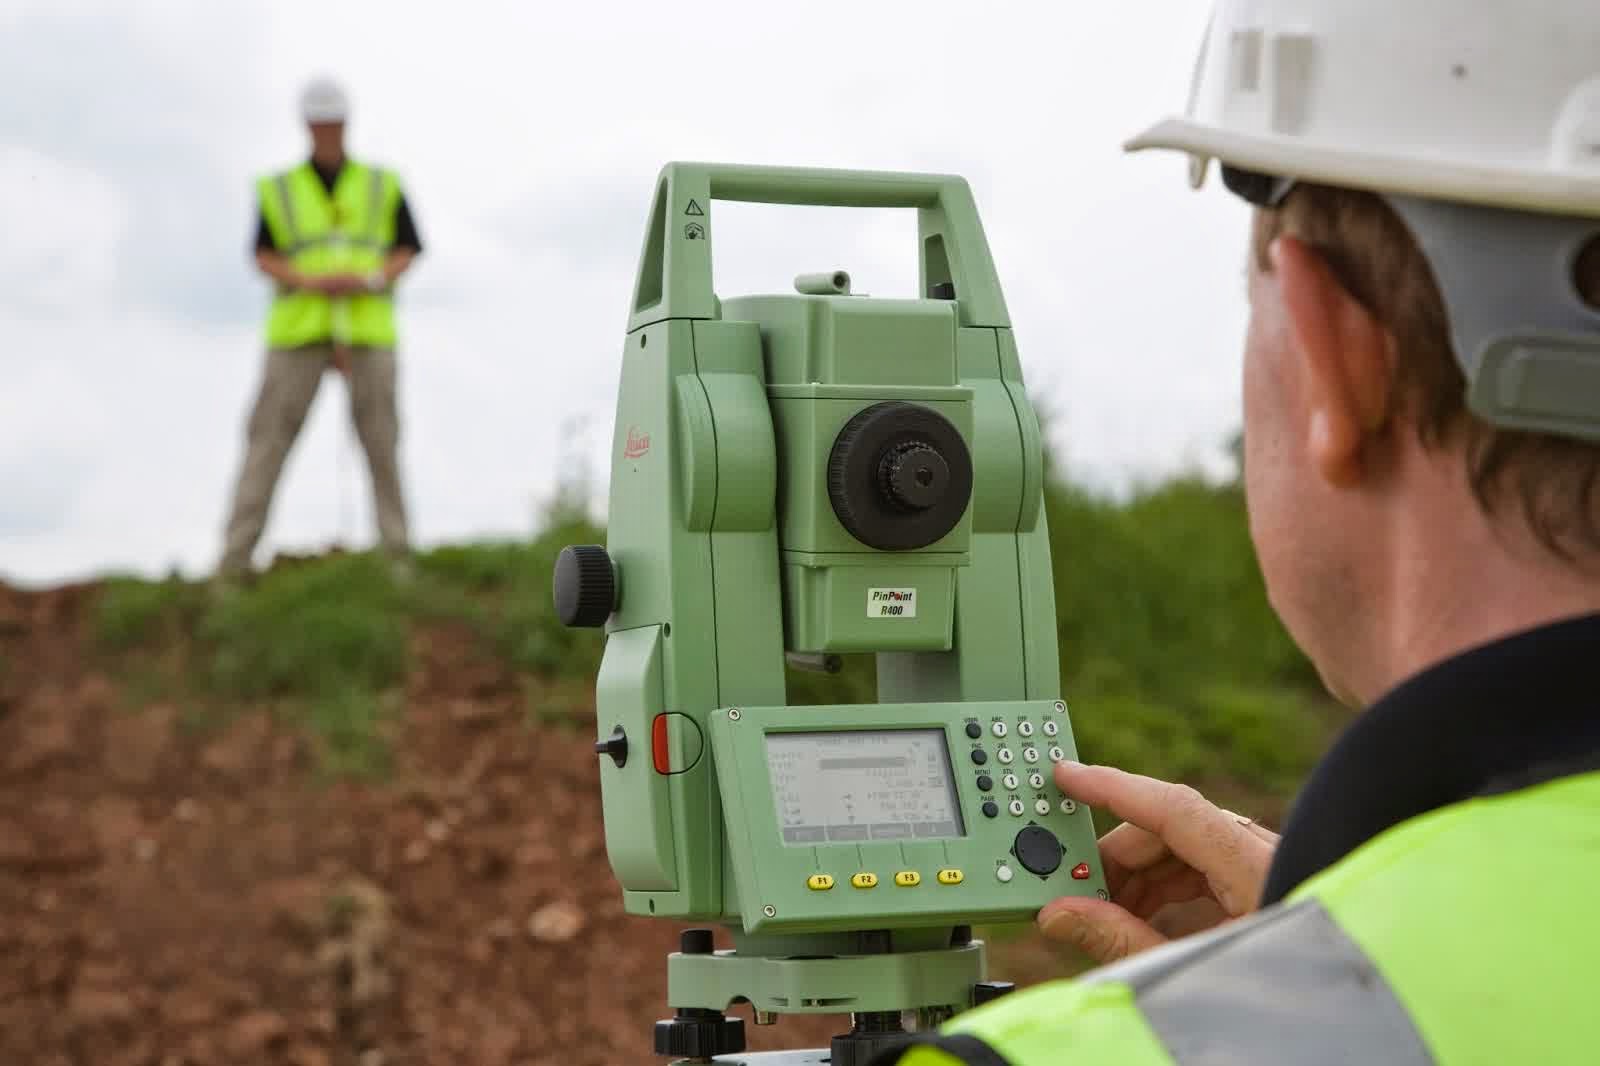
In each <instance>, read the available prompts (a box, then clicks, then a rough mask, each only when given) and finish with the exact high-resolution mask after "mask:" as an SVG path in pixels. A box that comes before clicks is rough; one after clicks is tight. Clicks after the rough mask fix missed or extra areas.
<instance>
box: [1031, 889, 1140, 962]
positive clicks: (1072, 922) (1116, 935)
mask: <svg viewBox="0 0 1600 1066" xmlns="http://www.w3.org/2000/svg"><path fill="white" fill-rule="evenodd" d="M1038 922H1039V929H1040V931H1041V932H1043V933H1044V935H1045V937H1046V938H1048V939H1050V940H1055V941H1059V942H1061V943H1065V944H1071V945H1072V946H1073V947H1075V948H1077V949H1078V950H1079V951H1081V952H1083V953H1084V954H1085V955H1087V956H1089V957H1090V958H1091V959H1093V960H1095V961H1096V962H1100V963H1106V962H1115V961H1117V960H1118V959H1125V958H1127V957H1128V956H1129V955H1137V954H1138V953H1139V952H1141V951H1146V950H1148V949H1150V948H1153V947H1159V946H1160V945H1162V944H1165V943H1166V942H1167V938H1166V937H1164V936H1162V935H1161V934H1160V933H1158V932H1156V931H1155V929H1153V928H1152V927H1151V926H1150V925H1149V924H1148V923H1146V922H1145V921H1143V920H1142V919H1140V918H1136V917H1134V916H1133V915H1132V914H1130V913H1129V912H1128V911H1125V910H1123V909H1122V908H1121V907H1119V906H1117V905H1116V904H1115V903H1108V902H1106V901H1105V900H1099V899H1084V898H1080V897H1076V896H1074V897H1069V898H1066V899H1058V900H1056V901H1055V902H1054V903H1051V904H1049V905H1048V906H1046V907H1045V908H1044V910H1042V911H1040V912H1039V918H1038Z"/></svg>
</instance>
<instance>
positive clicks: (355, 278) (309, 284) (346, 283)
mask: <svg viewBox="0 0 1600 1066" xmlns="http://www.w3.org/2000/svg"><path fill="white" fill-rule="evenodd" d="M305 287H306V288H308V289H310V290H311V291H312V292H317V293H321V294H322V295H324V296H334V297H337V296H349V295H350V294H351V293H355V292H365V291H367V280H366V279H365V278H363V277H362V276H361V275H359V274H324V275H322V276H320V277H314V278H307V279H306V283H305Z"/></svg>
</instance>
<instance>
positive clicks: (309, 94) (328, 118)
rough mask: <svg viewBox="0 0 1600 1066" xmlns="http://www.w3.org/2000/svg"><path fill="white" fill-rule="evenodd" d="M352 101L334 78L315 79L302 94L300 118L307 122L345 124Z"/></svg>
mask: <svg viewBox="0 0 1600 1066" xmlns="http://www.w3.org/2000/svg"><path fill="white" fill-rule="evenodd" d="M349 114H350V100H349V98H348V97H346V96H345V93H344V89H343V87H341V86H340V85H339V83H338V82H336V81H334V80H333V79H332V78H315V79H313V80H312V81H311V82H309V83H308V84H307V85H306V87H305V89H304V91H302V92H301V93H300V116H301V117H302V118H304V119H305V120H306V121H307V122H343V121H344V120H345V119H346V118H348V117H349Z"/></svg>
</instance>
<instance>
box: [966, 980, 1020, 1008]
mask: <svg viewBox="0 0 1600 1066" xmlns="http://www.w3.org/2000/svg"><path fill="white" fill-rule="evenodd" d="M1016 990H1017V986H1016V985H1014V984H1012V983H1011V982H1010V981H979V982H978V983H977V984H975V985H973V986H972V1005H973V1006H974V1007H981V1006H983V1005H984V1004H985V1003H992V1002H994V1001H995V1000H997V999H999V998H1000V997H1001V996H1005V995H1010V994H1011V993H1012V992H1015V991H1016Z"/></svg>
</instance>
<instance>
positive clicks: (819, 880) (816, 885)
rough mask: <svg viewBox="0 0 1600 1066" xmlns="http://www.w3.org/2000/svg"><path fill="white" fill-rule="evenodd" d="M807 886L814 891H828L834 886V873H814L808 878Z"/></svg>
mask: <svg viewBox="0 0 1600 1066" xmlns="http://www.w3.org/2000/svg"><path fill="white" fill-rule="evenodd" d="M806 887H807V888H809V889H810V890H811V891H813V892H826V891H828V889H830V888H832V887H833V875H832V874H812V875H811V876H810V877H808V878H806Z"/></svg>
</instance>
